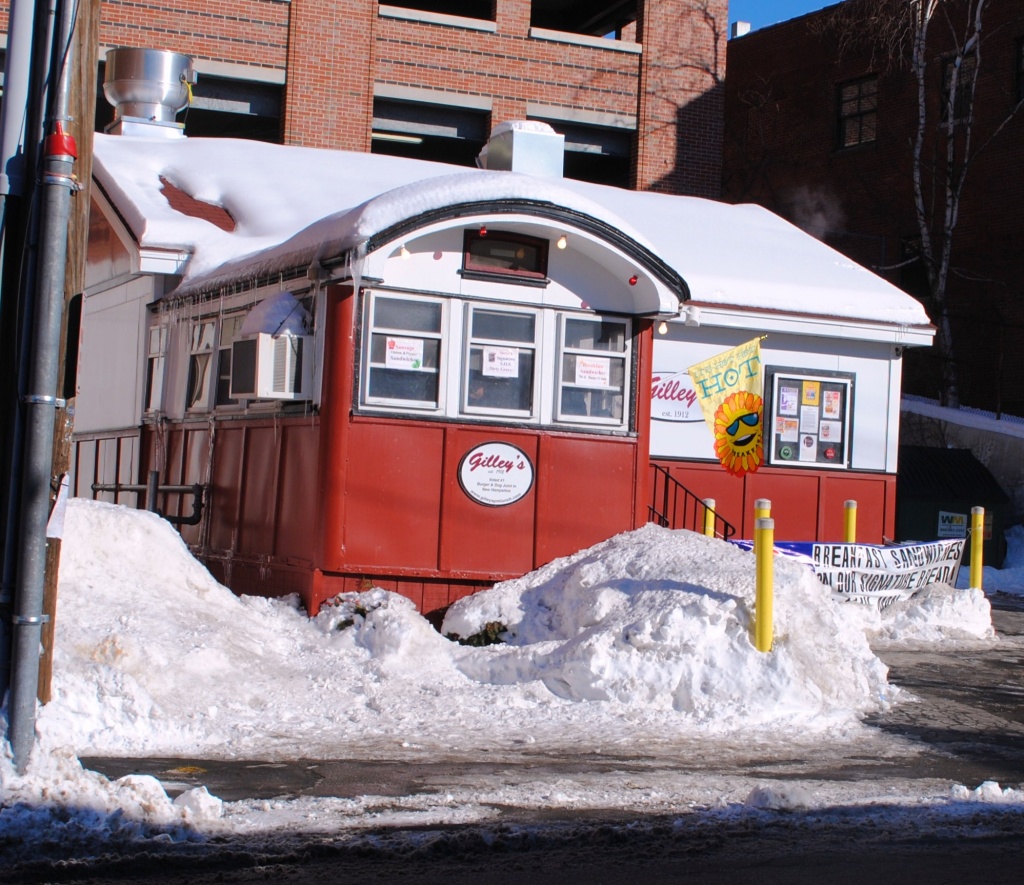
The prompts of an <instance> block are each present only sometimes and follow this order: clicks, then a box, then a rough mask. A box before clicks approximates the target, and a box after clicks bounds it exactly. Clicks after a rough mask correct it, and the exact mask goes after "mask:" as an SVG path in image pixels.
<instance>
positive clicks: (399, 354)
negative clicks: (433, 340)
mask: <svg viewBox="0 0 1024 885" xmlns="http://www.w3.org/2000/svg"><path fill="white" fill-rule="evenodd" d="M384 365H385V367H386V368H388V369H400V370H403V371H412V370H414V369H422V368H423V339H422V338H388V339H387V347H386V349H385V353H384Z"/></svg>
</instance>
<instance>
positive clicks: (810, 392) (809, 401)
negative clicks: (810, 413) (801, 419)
mask: <svg viewBox="0 0 1024 885" xmlns="http://www.w3.org/2000/svg"><path fill="white" fill-rule="evenodd" d="M820 402H821V382H820V381H805V382H804V405H805V406H817V405H818V404H819V403H820Z"/></svg>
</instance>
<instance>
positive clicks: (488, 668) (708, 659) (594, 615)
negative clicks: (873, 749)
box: [442, 525, 887, 727]
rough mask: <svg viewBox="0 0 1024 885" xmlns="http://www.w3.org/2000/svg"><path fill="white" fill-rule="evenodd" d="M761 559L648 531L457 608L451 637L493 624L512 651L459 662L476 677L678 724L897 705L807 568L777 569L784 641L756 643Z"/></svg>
mask: <svg viewBox="0 0 1024 885" xmlns="http://www.w3.org/2000/svg"><path fill="white" fill-rule="evenodd" d="M754 581H755V579H754V558H753V557H752V556H751V555H749V554H748V553H745V552H743V551H740V550H738V549H736V548H735V547H733V546H732V545H730V544H726V543H724V542H721V541H716V540H712V539H708V538H705V537H703V536H701V535H697V534H694V533H692V532H686V531H672V530H669V529H663V528H660V527H658V526H654V525H648V526H645V527H643V528H641V529H638V530H636V531H634V532H630V533H628V534H623V535H619V536H617V537H615V538H612V539H610V540H609V541H606V542H604V543H602V544H598V545H597V546H595V547H592V548H590V549H589V550H584V551H582V552H580V553H577V554H575V555H573V556H570V557H567V558H565V559H561V560H558V561H556V562H553V563H551V564H550V565H548V566H546V567H545V568H542V569H540V570H539V571H537V572H534V573H532V574H530V575H527V576H525V577H523V578H520V579H517V580H513V581H506V582H504V583H503V584H499V585H498V586H496V587H495V588H494V589H492V590H490V591H486V592H483V593H479V594H476V595H475V596H471V597H468V598H466V599H463V600H460V601H459V602H457V603H456V604H455V605H454V606H452V608H451V609H450V610H449V612H448V614H447V617H446V618H445V621H444V624H443V626H442V632H444V633H446V634H448V633H454V634H458V635H460V636H469V635H473V634H476V633H479V632H480V631H481V630H483V629H484V627H485V626H486V625H487V624H488V623H494V622H498V623H500V624H502V625H504V627H505V629H506V631H507V632H506V634H505V637H506V640H507V642H508V644H509V646H511V648H510V649H505V648H503V647H500V646H499V647H497V648H495V647H493V646H492V647H491V648H490V649H486V650H481V651H482V652H489V653H488V654H476V655H474V656H472V657H467V658H466V659H464V660H462V661H460V664H459V666H460V669H461V670H462V671H463V672H464V673H466V674H467V675H469V676H471V677H472V678H474V679H477V680H479V681H484V682H493V683H503V684H509V683H514V682H523V681H527V680H531V679H539V680H540V681H542V682H543V684H544V685H545V686H547V688H548V689H549V690H550V691H552V692H553V693H554V694H556V695H558V696H559V697H564V698H569V699H571V700H574V701H610V702H615V703H618V704H625V705H639V706H649V707H653V708H660V709H671V710H673V711H675V712H676V713H678V714H680V720H681V721H680V726H681V727H685V726H687V725H690V724H700V725H703V726H709V727H732V726H739V725H743V726H751V725H758V724H763V723H766V722H772V721H780V720H790V721H796V720H799V721H800V722H801V723H802V726H801V727H803V726H804V725H806V724H807V723H808V722H810V721H813V720H814V719H815V718H816V717H819V716H825V717H828V716H830V715H834V714H842V715H849V714H850V713H851V712H853V713H860V712H863V711H865V710H867V709H870V708H872V707H873V706H875V705H876V704H878V703H879V701H880V700H882V699H884V698H885V697H886V695H887V685H886V669H885V667H884V665H883V664H882V663H881V662H880V661H879V660H878V659H877V658H876V657H875V655H874V654H873V653H872V652H871V649H870V648H869V647H868V644H867V641H866V639H865V636H864V632H863V631H862V630H860V629H858V627H857V626H856V625H853V624H851V622H850V621H849V620H847V619H845V618H844V617H842V616H841V614H840V613H839V611H838V607H837V606H836V605H835V604H834V603H832V602H831V600H830V599H829V596H828V592H827V590H826V588H824V587H823V586H822V585H821V584H820V583H819V582H818V581H817V580H816V579H815V577H814V575H813V574H812V573H811V572H810V570H808V569H807V568H805V567H804V566H803V565H800V564H794V563H789V562H786V561H783V560H781V559H780V560H778V561H777V563H776V571H775V603H774V605H775V618H774V620H775V637H776V639H775V645H774V648H773V650H772V651H771V652H770V653H768V654H763V653H761V652H758V651H757V650H756V649H755V648H754V645H753V641H752V631H753V619H754Z"/></svg>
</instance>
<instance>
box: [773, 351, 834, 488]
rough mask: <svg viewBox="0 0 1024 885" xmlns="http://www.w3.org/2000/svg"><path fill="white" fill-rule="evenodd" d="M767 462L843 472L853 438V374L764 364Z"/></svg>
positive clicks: (781, 465) (782, 465)
mask: <svg viewBox="0 0 1024 885" xmlns="http://www.w3.org/2000/svg"><path fill="white" fill-rule="evenodd" d="M765 376H766V381H767V383H766V384H765V389H766V390H767V391H768V394H769V398H768V402H766V403H765V416H766V417H767V418H768V420H767V421H766V422H765V436H766V437H767V438H768V441H769V446H768V463H769V464H775V465H777V466H779V467H813V468H816V469H821V468H823V467H824V468H831V469H834V470H846V469H848V468H849V466H850V440H851V439H852V438H853V392H854V390H853V388H854V376H853V375H852V374H849V373H840V372H820V371H819V372H805V371H801V370H800V369H785V368H777V367H772V366H768V367H766V369H765Z"/></svg>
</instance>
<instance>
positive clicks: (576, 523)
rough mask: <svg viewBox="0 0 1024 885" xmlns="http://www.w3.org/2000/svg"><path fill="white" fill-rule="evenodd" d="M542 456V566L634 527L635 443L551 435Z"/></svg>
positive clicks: (539, 518)
mask: <svg viewBox="0 0 1024 885" xmlns="http://www.w3.org/2000/svg"><path fill="white" fill-rule="evenodd" d="M540 454H541V457H540V461H541V464H540V469H539V470H538V478H537V530H536V542H535V543H536V556H535V561H536V564H537V565H542V564H544V563H546V562H550V561H551V560H552V559H556V558H557V557H559V556H566V555H568V554H570V553H575V552H576V551H577V550H581V549H583V548H585V547H589V546H591V545H592V544H596V543H598V542H599V541H603V540H605V539H606V538H610V537H611V536H612V535H617V534H619V533H620V532H624V531H627V530H629V529H631V528H633V527H634V503H635V500H636V499H635V492H636V486H637V464H636V444H635V442H633V441H630V440H621V439H615V440H602V439H592V438H591V439H587V438H580V437H564V436H560V437H555V436H547V437H544V438H542V440H541V452H540ZM646 469H647V468H646V464H645V465H644V470H645V471H646ZM645 504H646V502H645Z"/></svg>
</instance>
